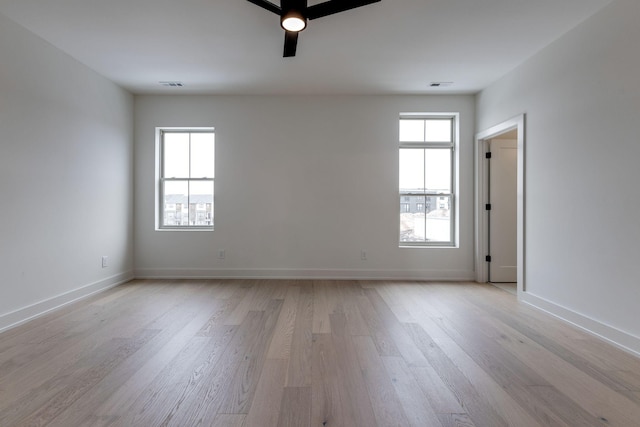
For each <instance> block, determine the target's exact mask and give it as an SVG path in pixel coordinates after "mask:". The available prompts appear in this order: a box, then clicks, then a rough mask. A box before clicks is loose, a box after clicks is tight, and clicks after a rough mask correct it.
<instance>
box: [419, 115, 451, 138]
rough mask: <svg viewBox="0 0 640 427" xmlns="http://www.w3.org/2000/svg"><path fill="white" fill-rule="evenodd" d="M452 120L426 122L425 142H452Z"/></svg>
mask: <svg viewBox="0 0 640 427" xmlns="http://www.w3.org/2000/svg"><path fill="white" fill-rule="evenodd" d="M451 125H452V121H451V120H450V119H445V120H431V119H430V120H425V139H424V140H425V141H427V142H450V141H452V138H451V136H452V135H451V130H452V128H451Z"/></svg>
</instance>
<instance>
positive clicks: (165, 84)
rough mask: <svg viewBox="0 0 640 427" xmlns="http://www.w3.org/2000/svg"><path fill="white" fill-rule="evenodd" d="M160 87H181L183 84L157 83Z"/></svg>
mask: <svg viewBox="0 0 640 427" xmlns="http://www.w3.org/2000/svg"><path fill="white" fill-rule="evenodd" d="M159 83H160V84H161V85H162V86H165V87H182V86H184V84H182V82H159Z"/></svg>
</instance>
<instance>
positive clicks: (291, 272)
mask: <svg viewBox="0 0 640 427" xmlns="http://www.w3.org/2000/svg"><path fill="white" fill-rule="evenodd" d="M135 277H136V278H138V279H319V280H446V281H473V280H474V279H475V272H473V271H461V270H352V269H326V270H325V269H284V268H273V269H205V268H203V269H197V268H196V269H182V268H141V269H136V271H135Z"/></svg>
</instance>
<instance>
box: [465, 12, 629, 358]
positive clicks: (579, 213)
mask: <svg viewBox="0 0 640 427" xmlns="http://www.w3.org/2000/svg"><path fill="white" fill-rule="evenodd" d="M639 21H640V2H637V1H636V0H620V1H616V2H613V3H612V4H611V5H609V6H608V7H606V8H605V9H604V10H603V11H601V12H600V13H598V14H596V15H595V16H593V17H592V18H590V19H589V20H587V21H586V22H584V23H583V24H581V25H580V26H579V27H577V28H576V29H574V30H573V31H571V32H569V33H568V34H566V35H565V36H564V37H562V38H561V39H560V40H558V41H557V42H555V43H554V44H552V45H551V46H549V47H547V48H546V49H544V50H543V51H542V52H540V53H539V54H538V55H536V56H534V57H533V58H532V59H530V60H529V61H527V62H526V63H525V64H523V65H522V66H520V67H519V68H518V69H516V70H514V71H513V72H511V73H510V74H509V75H507V76H506V77H504V78H502V79H501V80H500V81H498V82H497V83H496V84H494V85H493V86H491V87H489V88H488V89H486V90H484V91H483V92H482V93H481V94H480V95H479V96H478V102H477V127H478V130H479V131H482V130H484V129H487V128H489V127H491V126H493V125H495V124H498V123H500V122H502V121H504V120H506V119H508V118H510V117H512V116H515V115H517V114H521V113H526V120H527V124H526V128H527V130H526V159H525V162H526V167H525V191H526V196H525V199H526V200H525V203H526V208H525V221H526V227H525V233H526V245H525V254H526V271H525V274H526V277H525V284H526V287H527V294H526V295H525V296H524V299H525V301H529V302H531V303H534V304H536V305H538V306H540V307H542V308H544V309H547V310H549V311H551V312H552V313H554V314H557V315H560V316H562V317H565V318H567V319H568V320H571V321H573V322H576V323H578V324H580V325H582V326H584V327H586V328H588V329H590V330H592V331H594V332H596V333H599V334H602V335H604V336H606V337H607V338H609V339H612V340H614V341H616V342H618V343H619V344H621V345H624V346H627V347H629V348H632V349H633V350H635V351H637V352H640V338H639V337H640V321H638V308H639V307H640V282H639V280H640V262H639V260H640V221H639V220H638V218H639V215H638V212H639V211H640V190H638V182H640V167H638V161H639V159H640V78H639V74H638V70H640V50H639V49H638V43H639V42H640V25H638V22H639Z"/></svg>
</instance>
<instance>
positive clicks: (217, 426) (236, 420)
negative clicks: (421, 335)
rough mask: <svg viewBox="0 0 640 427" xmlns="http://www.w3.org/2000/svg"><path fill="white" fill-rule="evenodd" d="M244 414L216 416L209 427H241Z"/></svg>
mask: <svg viewBox="0 0 640 427" xmlns="http://www.w3.org/2000/svg"><path fill="white" fill-rule="evenodd" d="M244 418H245V415H244V414H218V415H216V418H215V420H213V424H212V425H211V427H242V426H243V424H244Z"/></svg>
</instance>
